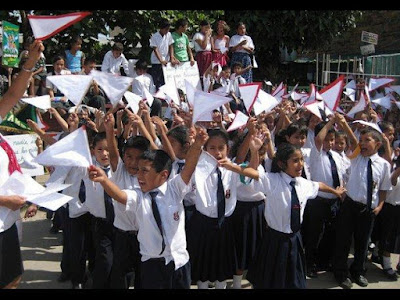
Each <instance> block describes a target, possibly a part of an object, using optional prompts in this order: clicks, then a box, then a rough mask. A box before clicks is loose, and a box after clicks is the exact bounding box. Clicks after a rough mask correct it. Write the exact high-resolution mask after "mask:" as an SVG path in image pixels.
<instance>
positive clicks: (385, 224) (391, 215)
mask: <svg viewBox="0 0 400 300" xmlns="http://www.w3.org/2000/svg"><path fill="white" fill-rule="evenodd" d="M378 216H381V240H380V244H379V245H380V247H381V248H382V250H384V251H387V252H389V253H396V254H400V205H392V204H390V203H385V204H384V205H383V208H382V210H381V212H380V213H379V214H378Z"/></svg>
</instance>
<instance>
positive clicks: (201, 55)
mask: <svg viewBox="0 0 400 300" xmlns="http://www.w3.org/2000/svg"><path fill="white" fill-rule="evenodd" d="M205 38H206V37H205V35H204V34H203V33H202V32H196V33H195V34H194V36H193V39H192V40H193V45H194V51H195V52H196V57H195V58H196V62H197V66H198V68H199V74H200V78H201V77H203V75H204V72H205V71H206V70H207V68H208V66H209V65H210V64H211V62H212V51H211V41H210V40H211V38H210V39H209V41H208V43H207V46H206V48H204V49H203V48H202V47H201V46H200V45H199V44H198V43H197V42H196V41H197V40H200V41H204V39H205Z"/></svg>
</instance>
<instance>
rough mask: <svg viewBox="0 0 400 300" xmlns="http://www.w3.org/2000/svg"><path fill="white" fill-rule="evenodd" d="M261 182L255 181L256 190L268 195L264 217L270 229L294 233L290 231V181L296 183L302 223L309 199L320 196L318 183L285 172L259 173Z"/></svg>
mask: <svg viewBox="0 0 400 300" xmlns="http://www.w3.org/2000/svg"><path fill="white" fill-rule="evenodd" d="M259 174H260V176H259V180H258V181H256V180H255V181H254V182H255V183H254V188H255V190H258V191H261V192H263V193H265V194H266V195H268V199H267V200H266V201H265V209H264V216H265V220H266V221H267V224H268V226H269V227H271V228H272V229H274V230H277V231H280V232H283V233H292V230H291V229H290V214H291V191H292V186H291V185H290V181H292V180H295V181H296V185H295V188H296V193H297V197H298V198H299V202H300V223H301V222H303V213H304V208H305V206H306V204H307V200H308V199H313V198H315V197H316V196H317V194H318V189H319V184H318V182H315V181H311V180H307V179H304V178H303V177H296V178H293V177H291V176H289V175H288V174H286V173H285V172H279V173H268V172H261V173H259Z"/></svg>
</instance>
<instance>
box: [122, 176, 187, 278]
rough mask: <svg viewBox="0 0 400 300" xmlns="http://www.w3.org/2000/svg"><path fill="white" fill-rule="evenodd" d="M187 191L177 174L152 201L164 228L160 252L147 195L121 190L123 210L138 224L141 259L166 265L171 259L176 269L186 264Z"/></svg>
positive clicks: (161, 188) (159, 189) (165, 183)
mask: <svg viewBox="0 0 400 300" xmlns="http://www.w3.org/2000/svg"><path fill="white" fill-rule="evenodd" d="M189 190H190V186H189V185H186V184H185V182H184V181H183V180H182V177H181V176H180V175H177V176H175V177H173V178H171V179H169V180H167V181H166V182H164V183H163V184H162V185H161V186H159V187H158V188H157V189H155V190H154V191H158V195H157V197H156V198H155V199H156V203H157V207H158V210H159V212H160V217H161V223H162V226H163V236H164V241H165V249H164V251H163V253H161V254H160V252H161V249H162V248H161V245H162V237H161V234H160V230H159V229H158V226H157V222H156V220H155V219H154V215H153V209H152V206H151V197H150V194H149V193H148V192H147V193H143V192H142V191H138V190H123V191H124V192H125V193H126V195H127V203H126V211H127V213H128V214H134V216H135V217H136V220H137V223H138V225H139V231H138V241H139V244H140V254H141V255H142V258H141V260H142V261H143V262H144V261H147V260H149V259H151V258H160V257H164V258H165V264H166V265H167V264H168V263H169V262H170V261H171V260H173V261H174V263H175V270H177V269H179V268H180V267H182V266H183V265H185V264H186V263H187V262H188V261H189V253H188V252H187V250H186V233H185V211H184V208H183V204H182V201H183V197H184V196H185V194H186V193H187V192H188V191H189Z"/></svg>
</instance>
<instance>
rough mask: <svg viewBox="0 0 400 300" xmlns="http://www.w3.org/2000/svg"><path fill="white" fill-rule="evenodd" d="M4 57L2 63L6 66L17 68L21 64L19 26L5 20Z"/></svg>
mask: <svg viewBox="0 0 400 300" xmlns="http://www.w3.org/2000/svg"><path fill="white" fill-rule="evenodd" d="M2 42H3V46H2V50H3V57H2V59H1V63H2V64H3V65H4V66H7V67H12V68H17V67H18V64H19V58H18V49H19V26H17V25H14V24H12V23H9V22H7V21H3V39H2Z"/></svg>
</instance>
